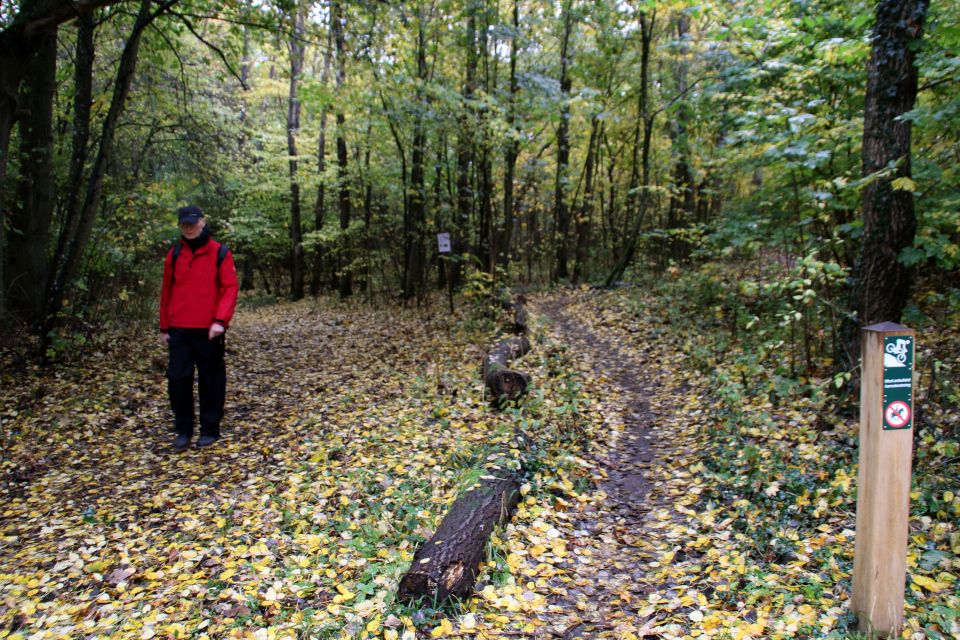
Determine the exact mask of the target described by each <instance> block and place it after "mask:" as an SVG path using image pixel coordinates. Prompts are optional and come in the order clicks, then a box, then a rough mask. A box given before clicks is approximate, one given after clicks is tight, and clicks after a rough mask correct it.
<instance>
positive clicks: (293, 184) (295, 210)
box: [287, 7, 305, 300]
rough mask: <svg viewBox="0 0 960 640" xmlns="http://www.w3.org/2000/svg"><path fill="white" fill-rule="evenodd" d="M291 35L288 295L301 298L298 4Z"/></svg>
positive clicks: (300, 35) (300, 26)
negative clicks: (298, 167)
mask: <svg viewBox="0 0 960 640" xmlns="http://www.w3.org/2000/svg"><path fill="white" fill-rule="evenodd" d="M295 11H296V12H297V13H296V15H295V16H294V24H293V35H292V36H291V37H290V44H289V50H290V93H289V97H288V101H287V154H288V155H289V156H290V160H289V170H290V257H291V265H290V266H291V274H290V297H291V298H292V299H294V300H300V299H301V298H303V280H304V274H303V272H304V259H303V226H302V224H301V220H300V183H299V181H298V178H297V164H298V163H297V131H299V130H300V96H299V87H300V74H301V73H302V72H303V54H304V49H305V47H304V44H303V15H302V13H301V12H302V9H300V8H299V7H297V8H296V9H295Z"/></svg>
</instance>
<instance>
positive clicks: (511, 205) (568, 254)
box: [0, 0, 960, 340]
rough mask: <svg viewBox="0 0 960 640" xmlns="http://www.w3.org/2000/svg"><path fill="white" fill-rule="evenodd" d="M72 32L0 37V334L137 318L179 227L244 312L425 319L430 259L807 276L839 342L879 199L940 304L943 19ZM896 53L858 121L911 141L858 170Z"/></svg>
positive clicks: (489, 19) (94, 13) (95, 13)
mask: <svg viewBox="0 0 960 640" xmlns="http://www.w3.org/2000/svg"><path fill="white" fill-rule="evenodd" d="M884 7H887V9H888V10H889V11H903V12H904V13H903V15H899V16H893V18H890V16H887V17H884V15H883V11H884V10H887V9H884ZM74 9H75V11H73V12H72V13H64V12H63V7H61V6H60V5H58V4H55V3H50V2H44V1H42V0H37V1H34V2H19V3H16V2H6V3H4V4H3V6H2V12H0V24H2V25H3V47H2V55H3V56H4V59H3V66H4V71H3V77H2V84H3V87H2V96H3V103H2V105H0V106H2V108H3V114H2V116H3V122H2V123H0V124H2V125H3V126H2V127H0V129H2V132H3V133H4V137H3V139H2V140H0V142H2V147H3V149H2V153H3V155H2V157H0V159H2V162H3V165H4V172H3V175H2V196H0V204H2V206H3V210H4V212H5V215H4V243H3V283H4V284H3V307H2V308H3V313H4V314H5V318H6V322H7V323H8V326H14V327H20V328H21V329H29V330H36V329H39V332H40V333H42V334H45V335H46V336H47V340H49V339H50V337H49V336H51V335H53V336H56V335H58V331H59V330H58V329H57V327H58V323H59V324H62V320H63V319H64V318H79V317H83V316H84V314H87V315H88V316H89V315H90V314H91V313H93V310H94V309H100V310H101V312H102V309H103V307H104V305H106V306H107V307H109V309H110V311H109V313H115V312H120V313H121V314H130V313H133V314H140V315H142V316H144V317H151V315H152V313H153V312H154V308H155V304H156V298H157V289H158V286H159V280H160V278H159V274H160V268H161V262H162V257H163V256H164V254H165V253H166V252H167V251H168V249H169V247H170V246H171V243H172V242H173V241H175V240H176V238H177V237H178V231H177V228H176V219H175V215H174V214H175V211H176V210H177V208H178V207H180V206H183V205H185V204H195V205H198V206H200V207H201V208H202V209H203V211H204V212H206V214H207V217H208V221H209V223H210V227H211V228H212V231H213V234H214V235H215V236H216V237H217V239H219V240H221V241H223V242H225V243H227V244H228V245H229V246H230V247H231V249H232V250H233V252H234V254H235V255H236V257H237V264H238V266H239V270H240V272H241V280H242V286H243V288H244V289H246V290H250V289H255V290H257V291H258V292H259V293H260V294H261V295H268V296H284V297H285V296H290V297H292V298H293V299H298V298H300V297H303V296H304V295H307V294H312V295H319V294H321V293H324V292H327V291H337V292H338V294H339V296H340V297H349V296H351V295H358V294H361V293H362V294H363V295H364V296H368V297H369V296H381V295H386V296H392V295H399V296H400V297H401V298H402V299H404V300H414V299H415V300H418V301H419V300H421V299H422V298H423V296H424V295H425V294H426V292H427V291H428V290H429V289H430V287H432V286H439V287H445V286H446V284H447V277H448V275H447V273H448V271H447V270H445V268H444V261H445V260H449V262H450V263H451V264H450V266H451V267H452V269H450V270H449V278H450V279H451V280H452V284H453V285H454V286H455V287H459V288H463V290H464V291H466V292H485V291H490V290H491V289H492V288H494V287H496V286H501V285H505V284H506V285H509V284H522V283H538V282H539V283H542V282H553V283H558V282H571V283H575V284H576V283H584V282H598V283H606V284H607V285H611V284H613V283H615V282H616V281H617V280H620V279H623V278H624V273H625V271H626V270H627V269H628V268H629V269H655V270H661V271H662V270H665V269H668V268H671V267H682V266H683V265H685V264H688V263H698V262H703V261H705V260H710V259H713V258H721V259H723V258H727V257H747V258H750V257H765V259H769V260H781V261H784V260H785V261H787V262H789V263H791V264H792V263H794V262H795V261H797V260H801V259H810V260H815V261H816V262H817V264H818V265H820V266H819V267H817V269H818V270H819V271H818V275H817V276H816V278H815V279H816V281H817V282H818V283H819V284H820V285H822V287H821V290H820V291H818V294H819V295H824V296H826V297H828V298H830V299H831V300H832V301H833V302H834V303H835V304H834V307H835V309H834V311H835V312H831V317H830V322H831V325H832V327H831V328H832V329H834V330H838V329H837V327H839V326H840V324H842V322H843V319H844V318H847V317H850V314H851V313H852V312H853V311H855V310H858V304H860V303H858V302H857V299H856V295H857V294H856V287H855V286H851V284H850V279H851V278H855V277H856V276H855V269H856V267H857V262H858V257H859V256H860V254H861V248H862V247H861V245H862V244H863V238H864V237H865V236H864V228H865V227H864V196H865V194H869V193H873V192H874V191H876V189H877V188H878V187H877V185H878V184H879V185H881V187H882V188H880V191H878V192H877V193H881V192H882V193H888V194H891V193H892V194H893V195H892V196H890V197H891V198H892V199H893V201H895V202H907V204H909V207H910V208H911V212H910V214H911V215H912V216H914V217H915V220H916V226H915V233H914V234H913V235H912V236H910V235H909V234H906V235H904V236H903V237H904V238H906V240H904V241H903V246H900V245H898V244H897V242H893V241H890V242H893V245H896V246H895V247H894V249H896V251H895V252H894V254H892V255H893V257H892V258H891V259H892V260H894V261H895V263H896V265H899V266H897V267H896V268H897V269H903V270H909V269H913V268H919V269H921V271H922V274H924V275H925V276H930V277H932V278H935V279H942V278H946V281H948V282H953V283H955V282H956V276H955V274H956V267H957V262H958V260H960V251H958V241H960V236H958V229H960V213H958V207H957V203H958V201H960V191H958V177H957V175H956V165H957V157H956V156H957V149H958V144H957V135H958V132H957V130H956V126H955V123H956V121H957V117H956V110H957V108H958V104H960V103H958V98H957V92H956V79H957V73H958V69H960V55H958V44H960V21H958V15H960V11H958V9H957V7H956V6H955V5H954V4H953V3H947V2H935V3H932V4H931V5H929V7H928V6H927V3H926V2H881V3H879V4H876V5H875V4H874V3H872V2H858V1H854V2H844V3H840V2H832V1H826V0H822V1H821V0H810V1H805V2H780V1H773V0H768V1H765V2H760V3H755V2H754V3H746V2H723V3H692V2H686V1H657V0H647V1H645V2H637V3H612V2H611V3H605V2H603V0H595V1H590V2H584V1H580V0H560V1H559V2H553V3H544V2H539V1H538V0H534V1H530V0H511V1H510V2H504V3H495V2H491V1H490V0H458V1H453V2H450V1H438V0H416V1H413V2H373V1H366V0H329V1H325V2H320V1H318V2H305V1H300V2H295V1H285V2H273V1H270V2H258V3H245V2H231V3H228V4H226V5H223V6H221V5H220V4H219V3H204V2H197V1H193V0H192V1H189V2H188V1H186V0H166V2H153V1H151V0H144V1H143V2H140V3H136V2H116V1H113V0H88V1H87V2H81V3H78V4H76V5H74ZM911 12H913V13H911ZM878 16H880V18H879V19H880V20H888V19H890V20H891V22H890V24H892V25H894V26H893V27H891V29H892V30H888V29H887V27H886V26H885V25H883V24H881V25H878V24H877V20H878ZM904 16H906V17H904ZM898 25H899V26H898ZM898 30H899V31H898ZM897 34H900V35H899V36H898V35H897ZM897 37H900V39H901V42H900V45H901V46H902V47H903V48H902V51H903V52H906V53H905V54H903V55H899V56H894V57H898V59H899V58H903V59H905V60H906V61H907V63H908V64H906V65H903V67H904V68H903V69H900V70H899V71H898V72H897V73H900V74H901V75H903V74H908V75H909V74H910V73H911V70H912V73H913V74H914V78H913V81H914V82H915V83H916V84H915V88H914V93H915V100H913V99H912V98H911V99H910V100H907V101H906V102H904V100H906V98H904V100H901V101H900V102H903V103H904V104H903V105H901V106H902V107H903V108H902V109H901V110H900V111H899V112H897V111H893V112H889V111H884V110H883V109H884V108H885V107H884V105H883V104H880V106H879V107H878V109H879V111H877V114H878V115H877V117H876V118H875V119H874V120H875V121H877V122H883V123H886V124H888V125H889V126H890V127H892V128H899V129H897V130H898V131H900V132H901V133H900V134H897V135H901V137H902V132H903V131H904V130H905V131H906V141H907V147H906V148H907V155H906V156H903V155H900V156H897V155H896V153H894V155H889V154H888V155H887V156H884V157H882V158H881V159H880V161H879V162H880V164H879V165H877V166H876V167H872V166H871V165H870V164H869V163H868V162H867V160H865V158H864V139H865V138H864V114H865V108H866V107H867V93H868V91H867V89H868V84H869V83H868V73H869V68H870V64H869V63H870V60H871V50H872V49H875V50H876V51H882V46H886V45H885V43H888V42H894V41H896V39H897ZM874 59H876V60H877V64H878V65H879V66H878V67H877V68H879V69H881V70H882V66H883V58H882V56H881V55H880V54H875V55H874ZM881 75H882V74H881ZM878 77H880V76H878ZM897 77H900V76H897ZM881 79H882V78H881ZM891 113H892V114H893V115H891ZM911 129H912V133H911ZM911 135H912V139H911ZM875 139H879V138H876V137H875ZM911 154H912V155H911ZM868 169H869V170H868ZM878 197H879V196H878ZM884 197H886V196H884ZM904 197H906V198H907V200H906V201H904ZM897 198H899V199H900V200H897ZM888 199H889V198H888ZM868 200H870V202H874V201H875V200H876V199H875V198H874V197H873V196H870V197H869V198H868ZM881 200H883V198H881ZM871 206H873V205H872V204H871ZM893 206H894V207H896V206H898V205H896V204H894V205H893ZM914 208H915V212H914ZM881 226H883V225H882V224H881ZM907 231H909V230H907ZM440 232H447V233H450V234H451V242H452V253H451V254H449V256H441V255H440V254H439V253H438V250H437V243H436V234H437V233H440ZM905 233H906V231H905ZM908 236H909V237H908ZM888 253H889V251H888ZM890 268H894V267H890ZM627 273H628V276H627V277H629V273H630V272H629V271H627ZM904 273H907V278H906V280H904V278H903V277H901V278H900V281H902V282H906V283H907V284H909V273H908V272H906V271H904ZM897 286H898V287H899V286H900V285H897ZM952 286H955V284H954V285H952ZM851 290H853V293H852V294H851V293H850V291H851ZM803 295H804V294H803V292H801V299H800V302H803ZM806 295H809V294H806ZM851 295H852V296H853V297H851ZM899 297H901V298H904V299H903V301H902V303H898V304H899V310H897V309H893V310H892V311H884V312H883V313H886V314H887V315H891V314H892V315H893V316H899V314H900V312H901V311H902V310H903V308H904V305H905V304H906V298H905V297H904V296H902V295H901V296H899ZM861 302H862V301H861ZM800 306H801V305H800V304H799V303H798V304H797V305H796V307H797V309H795V310H794V311H797V310H798V309H799V308H800ZM797 312H798V313H799V311H797ZM859 313H860V316H861V319H862V320H869V318H867V317H866V315H868V314H867V312H866V311H864V309H863V308H862V304H861V306H860V308H859ZM865 314H866V315H865ZM58 319H59V320H58ZM884 319H892V320H898V319H899V317H888V318H884Z"/></svg>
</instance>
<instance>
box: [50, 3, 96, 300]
mask: <svg viewBox="0 0 960 640" xmlns="http://www.w3.org/2000/svg"><path fill="white" fill-rule="evenodd" d="M93 31H94V25H93V22H92V21H90V20H87V19H84V18H80V19H78V20H77V46H76V50H75V52H74V70H73V86H74V89H73V125H72V129H73V136H72V141H71V142H72V144H71V154H70V176H69V186H68V191H67V202H66V205H65V206H64V222H63V228H62V229H61V230H60V238H59V240H58V241H57V249H56V251H55V252H54V254H53V258H54V262H53V266H54V268H55V269H56V273H59V271H60V269H62V268H63V266H64V261H65V260H66V257H67V251H66V250H67V247H68V246H69V243H70V242H71V241H72V240H73V238H74V237H75V236H76V234H77V227H78V226H79V224H80V215H81V212H82V209H83V195H84V182H83V174H84V169H85V168H86V164H87V157H88V155H89V143H90V109H91V107H92V105H93V61H94V56H95V51H94V46H93ZM52 286H53V282H48V283H47V291H46V296H45V297H46V299H47V300H49V299H50V289H51V287H52ZM51 311H52V312H56V310H55V309H51Z"/></svg>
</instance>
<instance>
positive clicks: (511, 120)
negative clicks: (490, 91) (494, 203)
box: [500, 0, 520, 268]
mask: <svg viewBox="0 0 960 640" xmlns="http://www.w3.org/2000/svg"><path fill="white" fill-rule="evenodd" d="M519 38H520V0H513V32H512V33H511V34H510V103H509V105H508V108H507V128H508V135H509V138H508V141H507V150H506V157H505V158H504V161H505V163H504V164H505V166H504V169H503V221H504V224H503V228H504V238H503V240H502V241H501V242H500V262H502V263H503V265H504V268H507V267H508V266H509V263H510V243H511V240H512V238H513V172H514V169H515V168H516V166H517V155H518V154H519V150H520V141H519V135H520V132H519V131H517V130H516V124H515V121H516V110H517V94H518V93H519V92H520V85H519V83H518V81H517V49H518V46H517V40H518V39H519Z"/></svg>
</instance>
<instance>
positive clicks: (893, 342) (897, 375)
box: [883, 336, 914, 431]
mask: <svg viewBox="0 0 960 640" xmlns="http://www.w3.org/2000/svg"><path fill="white" fill-rule="evenodd" d="M913 342H914V338H913V336H886V337H884V340H883V430H884V431H889V430H896V429H909V428H910V427H912V426H913Z"/></svg>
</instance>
